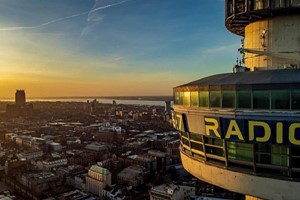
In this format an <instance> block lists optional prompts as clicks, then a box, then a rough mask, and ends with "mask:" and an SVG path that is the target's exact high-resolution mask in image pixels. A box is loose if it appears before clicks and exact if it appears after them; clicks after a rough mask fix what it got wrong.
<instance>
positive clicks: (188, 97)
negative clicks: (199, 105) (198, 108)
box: [183, 92, 191, 106]
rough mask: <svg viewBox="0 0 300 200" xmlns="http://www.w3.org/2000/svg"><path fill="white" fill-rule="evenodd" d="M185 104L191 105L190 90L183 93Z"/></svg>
mask: <svg viewBox="0 0 300 200" xmlns="http://www.w3.org/2000/svg"><path fill="white" fill-rule="evenodd" d="M183 105H185V106H190V105H191V93H190V92H184V93H183Z"/></svg>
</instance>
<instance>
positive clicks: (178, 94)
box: [175, 92, 183, 105]
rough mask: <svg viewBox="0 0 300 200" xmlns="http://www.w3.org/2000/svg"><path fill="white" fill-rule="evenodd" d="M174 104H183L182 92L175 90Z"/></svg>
mask: <svg viewBox="0 0 300 200" xmlns="http://www.w3.org/2000/svg"><path fill="white" fill-rule="evenodd" d="M175 104H176V105H183V92H175Z"/></svg>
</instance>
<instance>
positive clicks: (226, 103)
mask: <svg viewBox="0 0 300 200" xmlns="http://www.w3.org/2000/svg"><path fill="white" fill-rule="evenodd" d="M222 107H223V108H235V91H222Z"/></svg>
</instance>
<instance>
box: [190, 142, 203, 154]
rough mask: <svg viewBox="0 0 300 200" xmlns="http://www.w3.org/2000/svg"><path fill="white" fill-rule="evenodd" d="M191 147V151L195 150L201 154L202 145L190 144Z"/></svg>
mask: <svg viewBox="0 0 300 200" xmlns="http://www.w3.org/2000/svg"><path fill="white" fill-rule="evenodd" d="M191 145H192V149H196V150H198V151H202V152H203V145H202V144H198V143H194V142H191Z"/></svg>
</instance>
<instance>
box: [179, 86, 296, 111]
mask: <svg viewBox="0 0 300 200" xmlns="http://www.w3.org/2000/svg"><path fill="white" fill-rule="evenodd" d="M264 88H268V86H266V87H261V88H252V89H243V88H241V89H237V90H236V89H231V90H228V89H222V88H221V87H219V89H216V88H212V89H211V90H207V91H201V90H199V91H175V92H174V104H175V105H183V106H187V107H199V108H224V109H226V108H228V109H264V110H299V109H300V89H298V86H294V85H292V86H290V85H287V87H284V86H280V87H279V88H275V87H272V89H264Z"/></svg>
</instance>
